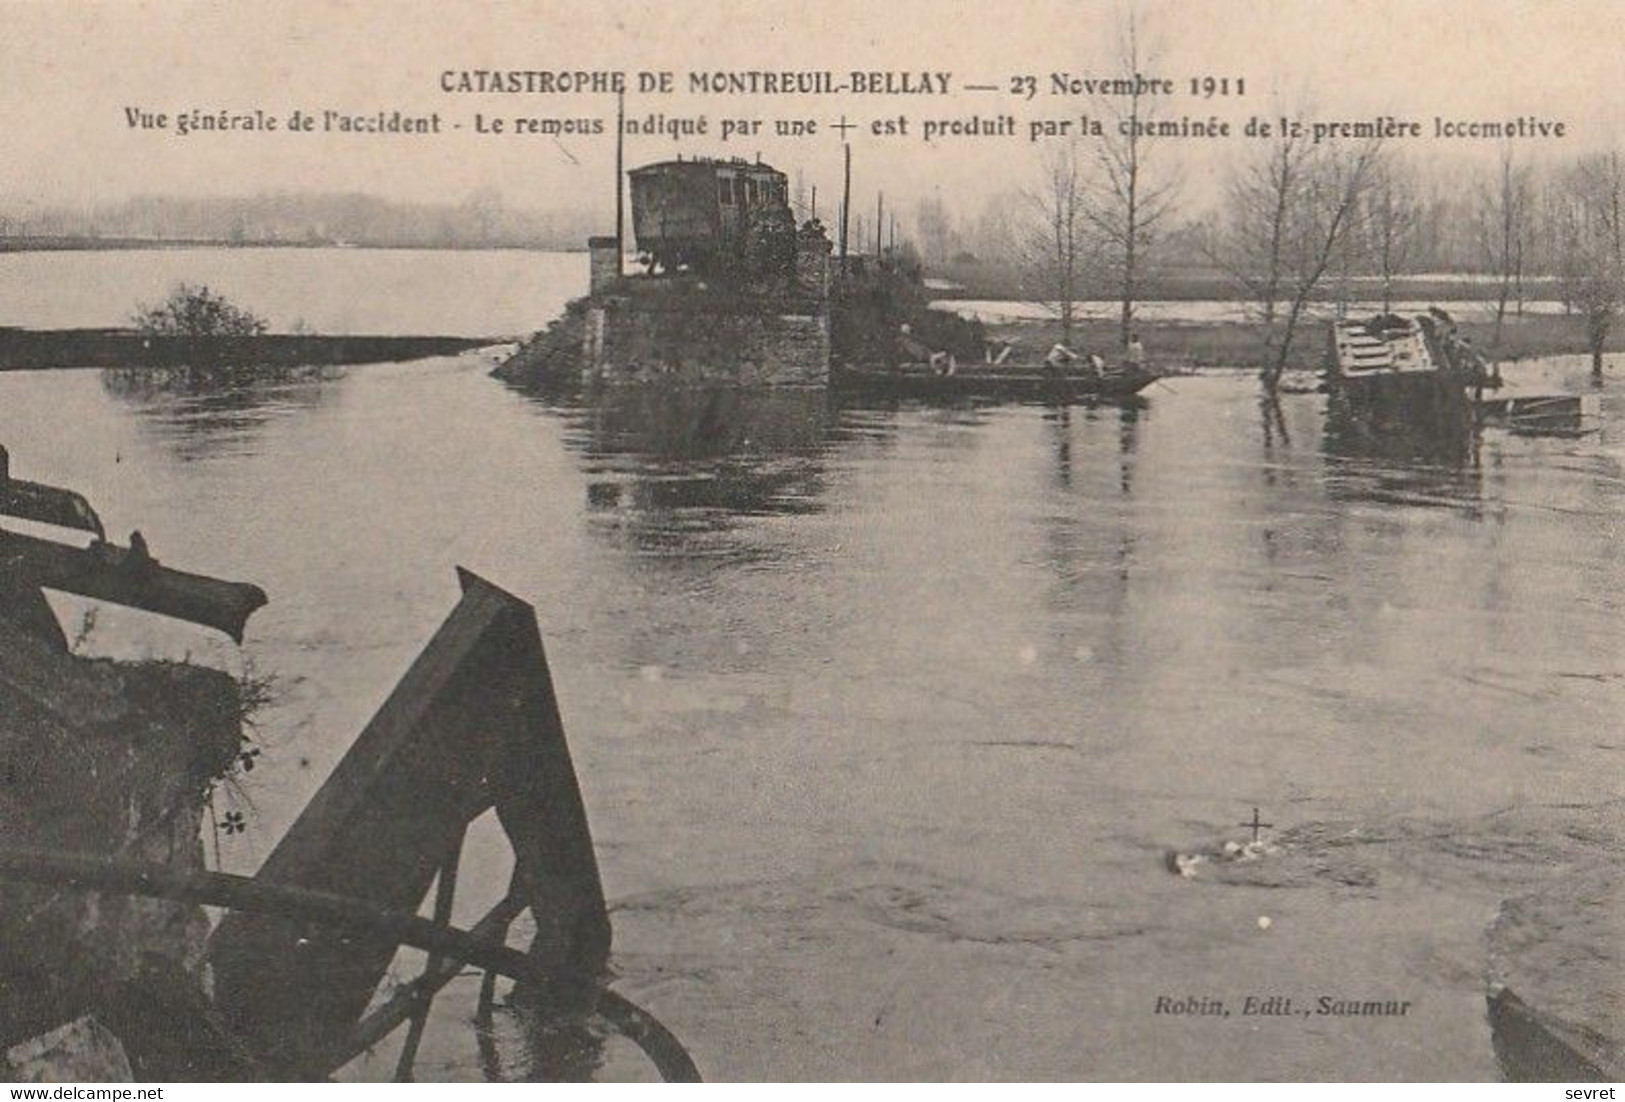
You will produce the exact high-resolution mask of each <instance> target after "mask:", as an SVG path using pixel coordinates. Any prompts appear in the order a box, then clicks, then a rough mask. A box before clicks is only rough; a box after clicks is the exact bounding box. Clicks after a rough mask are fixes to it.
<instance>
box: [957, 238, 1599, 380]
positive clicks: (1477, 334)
mask: <svg viewBox="0 0 1625 1102" xmlns="http://www.w3.org/2000/svg"><path fill="white" fill-rule="evenodd" d="M931 274H932V275H933V276H936V277H938V278H941V279H947V280H951V281H953V282H954V283H956V284H958V285H959V288H958V289H956V290H954V291H951V292H936V294H935V297H937V298H938V299H965V300H993V301H1015V302H1022V301H1027V299H1028V294H1027V292H1025V291H1024V290H1023V287H1022V283H1021V278H1020V273H1019V272H1017V271H1016V270H1015V269H1013V268H1010V267H1008V266H1000V265H992V264H949V265H945V266H943V267H942V268H940V269H938V270H933V271H932V273H931ZM1356 289H1357V292H1358V293H1360V294H1361V295H1362V297H1363V296H1365V295H1370V294H1375V293H1376V287H1375V284H1373V283H1371V282H1369V281H1366V282H1363V283H1361V284H1358V285H1357V288H1356ZM1495 293H1496V288H1495V286H1494V285H1493V284H1492V283H1486V282H1471V281H1466V280H1462V279H1454V278H1444V277H1426V278H1416V277H1412V278H1407V279H1405V280H1403V281H1400V282H1399V283H1398V284H1397V285H1396V287H1395V298H1396V300H1397V301H1401V302H1410V303H1416V302H1450V303H1460V302H1463V301H1472V302H1474V303H1475V306H1474V307H1473V308H1472V309H1471V310H1470V311H1464V310H1460V309H1458V310H1457V312H1456V321H1457V322H1458V323H1459V324H1460V326H1461V329H1462V332H1463V333H1465V334H1466V335H1467V336H1468V337H1470V338H1471V339H1472V341H1473V343H1474V344H1475V345H1477V346H1478V347H1479V348H1481V349H1483V350H1484V351H1485V352H1486V353H1487V354H1489V355H1491V356H1492V357H1493V358H1495V359H1497V360H1500V361H1503V362H1506V361H1512V360H1521V359H1530V358H1533V357H1537V356H1554V355H1567V354H1573V355H1579V354H1582V353H1585V352H1587V351H1589V349H1588V348H1587V345H1586V335H1585V326H1584V322H1583V321H1582V320H1581V319H1580V318H1578V317H1570V316H1564V315H1561V314H1524V315H1517V314H1515V313H1513V312H1512V311H1513V310H1514V309H1515V307H1514V306H1512V305H1510V304H1509V306H1508V316H1507V317H1506V319H1505V322H1504V323H1503V326H1502V331H1501V339H1500V342H1499V345H1498V346H1496V345H1493V344H1492V341H1491V337H1492V336H1493V334H1494V329H1495V325H1494V309H1495V303H1494V298H1495ZM1525 294H1526V295H1527V296H1528V297H1529V298H1530V299H1532V300H1534V299H1542V298H1550V297H1552V296H1553V295H1554V294H1555V291H1554V290H1553V289H1552V288H1551V287H1550V285H1549V284H1542V283H1530V284H1526V287H1525ZM1235 297H1236V293H1235V285H1234V284H1233V283H1231V282H1229V281H1228V280H1226V279H1225V278H1224V277H1223V275H1222V274H1221V273H1219V272H1217V271H1213V270H1201V269H1188V270H1185V271H1182V272H1179V273H1174V274H1161V275H1159V276H1158V277H1157V278H1156V279H1155V280H1154V281H1152V282H1150V283H1149V284H1148V286H1147V288H1146V292H1145V294H1144V296H1143V301H1163V302H1190V301H1208V300H1218V301H1225V300H1234V299H1235ZM1375 309H1376V307H1375V306H1372V307H1370V308H1369V310H1370V311H1371V312H1374V311H1375ZM1366 312H1367V309H1364V308H1362V309H1359V310H1358V311H1357V316H1360V315H1363V314H1364V313H1366ZM1135 329H1136V331H1138V333H1139V334H1140V339H1141V341H1142V342H1143V343H1144V344H1145V346H1146V352H1147V354H1148V356H1149V358H1150V359H1151V361H1152V362H1153V363H1154V364H1156V365H1157V366H1158V367H1160V368H1163V369H1167V368H1210V367H1226V368H1253V367H1257V366H1258V364H1259V361H1260V357H1261V354H1262V353H1261V347H1262V335H1261V333H1260V332H1259V327H1258V326H1257V325H1256V324H1254V323H1251V322H1245V321H1214V322H1174V321H1155V320H1140V321H1137V322H1136V323H1135ZM988 333H989V335H990V336H995V337H1000V338H1003V339H1005V340H1011V341H1015V342H1016V343H1017V345H1018V347H1019V349H1020V350H1021V351H1022V352H1024V353H1026V355H1027V356H1032V355H1034V354H1035V353H1037V354H1041V352H1042V350H1044V349H1047V348H1049V346H1050V345H1052V344H1054V343H1055V342H1056V341H1058V340H1060V337H1061V327H1060V324H1059V323H1058V322H1056V321H1053V320H1041V321H1011V322H996V323H990V324H989V325H988ZM1117 343H1118V327H1117V321H1116V319H1115V318H1113V319H1099V318H1091V319H1088V320H1085V321H1081V322H1077V323H1075V325H1074V335H1073V339H1072V344H1073V346H1074V347H1077V348H1079V349H1084V350H1089V351H1098V352H1100V353H1101V354H1102V355H1107V356H1108V358H1110V356H1109V355H1108V352H1109V350H1112V349H1115V348H1116V347H1117ZM1607 351H1608V352H1610V353H1616V354H1617V353H1621V352H1625V326H1620V327H1616V331H1615V333H1614V335H1613V336H1612V337H1611V338H1610V340H1609V342H1608V344H1607ZM1325 354H1326V326H1325V323H1324V321H1323V319H1322V317H1320V316H1314V317H1309V318H1306V319H1304V320H1303V321H1302V322H1300V324H1299V327H1298V330H1297V333H1296V334H1295V335H1294V337H1293V346H1292V353H1291V355H1290V357H1289V364H1288V366H1289V367H1292V368H1296V369H1301V370H1317V369H1319V368H1320V367H1322V366H1323V361H1324V358H1325Z"/></svg>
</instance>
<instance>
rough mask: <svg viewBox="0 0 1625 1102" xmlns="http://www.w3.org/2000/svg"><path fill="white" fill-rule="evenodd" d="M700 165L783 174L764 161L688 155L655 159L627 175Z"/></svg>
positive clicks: (703, 166)
mask: <svg viewBox="0 0 1625 1102" xmlns="http://www.w3.org/2000/svg"><path fill="white" fill-rule="evenodd" d="M696 166H698V167H701V168H704V169H708V170H711V171H715V170H717V169H731V170H734V171H739V172H749V173H751V174H752V175H764V176H768V175H771V176H783V175H784V173H782V172H780V171H779V170H778V169H776V168H774V167H773V166H772V165H770V164H768V163H767V162H765V161H747V160H745V159H744V158H743V157H732V158H728V157H690V158H688V159H686V160H684V159H678V160H671V161H655V162H654V163H653V164H646V165H639V166H638V167H637V168H634V169H631V170H630V171H629V172H627V175H628V176H646V175H647V176H654V175H664V174H666V173H670V172H684V171H688V170H690V169H692V168H694V167H696Z"/></svg>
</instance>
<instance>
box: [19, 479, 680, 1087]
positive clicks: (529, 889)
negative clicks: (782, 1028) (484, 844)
mask: <svg viewBox="0 0 1625 1102" xmlns="http://www.w3.org/2000/svg"><path fill="white" fill-rule="evenodd" d="M4 456H5V453H4V451H3V450H0V514H3V515H5V516H8V517H12V518H15V519H19V520H24V521H28V522H30V523H33V524H38V525H46V526H51V527H57V528H68V529H72V530H76V531H79V532H83V533H88V534H90V535H91V536H92V542H91V543H90V544H89V546H87V547H76V546H72V545H69V544H65V543H59V542H57V541H55V540H51V539H46V538H43V537H37V536H33V535H28V534H25V533H22V532H18V531H15V530H13V529H11V528H4V529H0V704H3V707H0V754H3V758H4V760H3V761H0V775H3V777H4V779H5V782H6V783H5V785H4V786H3V787H0V811H3V812H4V813H5V814H6V816H7V821H8V824H10V825H9V826H8V830H7V834H6V837H5V840H4V847H3V848H0V881H7V882H9V883H10V885H11V886H10V887H8V889H7V891H6V893H5V896H4V899H3V902H0V935H3V936H0V946H3V948H0V1053H3V1055H0V1077H10V1078H24V1079H26V1078H51V1077H53V1076H64V1077H66V1078H70V1079H78V1080H85V1079H92V1080H94V1079H103V1080H106V1079H121V1078H122V1079H143V1080H158V1081H164V1080H179V1081H199V1080H226V1081H233V1080H238V1081H240V1080H254V1079H261V1078H273V1079H303V1078H321V1077H324V1076H327V1075H330V1074H332V1073H334V1072H335V1071H337V1070H338V1069H339V1068H341V1067H342V1066H343V1065H345V1064H346V1063H348V1062H349V1061H351V1060H353V1059H354V1058H355V1057H356V1056H357V1055H359V1054H361V1053H363V1052H364V1051H366V1050H368V1049H370V1048H371V1047H372V1046H374V1045H375V1044H377V1043H378V1042H379V1041H381V1040H382V1039H383V1038H385V1037H386V1036H388V1035H389V1034H391V1033H392V1032H394V1031H395V1030H397V1029H399V1028H401V1027H403V1026H404V1027H405V1028H406V1030H407V1032H406V1036H405V1039H404V1042H403V1044H402V1047H401V1051H400V1058H399V1065H398V1070H397V1078H402V1079H406V1078H410V1077H411V1071H412V1063H413V1060H414V1058H415V1055H416V1051H417V1048H418V1044H419V1042H420V1041H421V1039H422V1036H423V1031H424V1027H425V1023H426V1021H427V1015H428V1010H429V1004H430V1002H431V1001H432V999H433V998H434V996H435V994H436V992H438V991H439V990H441V988H443V987H444V986H445V985H446V984H447V983H449V982H450V981H451V980H452V979H454V978H455V977H456V976H457V975H459V974H460V973H461V972H462V971H463V970H464V969H465V968H468V967H474V968H479V969H482V970H484V971H485V972H486V973H487V976H488V978H494V977H495V976H498V975H501V976H506V977H509V978H511V979H513V980H515V981H517V983H518V984H519V985H520V987H519V988H516V996H515V997H523V998H524V999H526V1000H528V1001H530V1002H532V1003H534V1005H536V1006H538V1007H540V1008H541V1009H542V1010H544V1011H545V1012H546V1013H547V1014H548V1015H550V1016H552V1017H553V1018H554V1019H556V1020H579V1019H582V1018H585V1017H586V1016H589V1015H595V1016H596V1017H597V1018H598V1019H599V1020H601V1021H602V1022H604V1023H606V1024H607V1025H608V1026H609V1027H610V1028H611V1029H612V1030H614V1031H616V1032H619V1033H620V1034H622V1035H623V1036H625V1037H627V1038H629V1039H630V1040H632V1041H633V1042H634V1043H636V1044H637V1045H638V1046H639V1047H640V1048H642V1050H643V1051H644V1052H645V1053H646V1054H647V1055H648V1056H649V1058H650V1059H651V1060H652V1062H653V1063H654V1065H655V1067H656V1068H657V1070H658V1071H659V1072H660V1074H661V1075H662V1077H664V1078H668V1079H678V1080H692V1079H697V1078H698V1073H697V1071H696V1069H695V1067H694V1064H693V1062H692V1060H690V1058H689V1056H688V1054H687V1053H686V1052H685V1051H684V1049H683V1047H682V1046H681V1044H679V1043H678V1041H677V1040H676V1038H675V1037H673V1036H672V1035H671V1034H670V1033H669V1032H668V1031H667V1030H666V1029H665V1028H664V1027H663V1026H662V1025H661V1024H660V1023H659V1022H658V1021H656V1020H655V1019H654V1018H652V1017H651V1016H650V1015H648V1014H647V1013H646V1012H644V1011H642V1010H640V1009H639V1008H638V1007H636V1006H634V1005H633V1004H631V1003H629V1002H627V1001H626V1000H625V999H624V998H622V997H620V996H619V995H616V994H615V993H614V992H612V991H610V990H608V989H607V988H606V987H604V986H603V983H604V977H605V968H606V964H607V961H608V956H609V948H610V922H609V916H608V912H607V910H606V908H605V904H604V896H603V889H602V887H601V885H600V880H599V875H598V867H597V860H596V857H595V855H594V852H593V845H592V838H591V834H590V831H589V829H588V825H587V818H586V811H585V808H584V806H583V804H582V801H581V794H580V790H579V787H578V785H577V781H576V776H575V771H574V767H573V765H572V763H571V760H570V753H569V749H568V746H567V745H566V742H565V737H564V728H563V724H562V721H561V719H560V716H559V712H558V706H557V703H556V700H555V697H554V693H553V686H552V681H551V677H550V674H549V672H548V667H547V659H546V655H545V653H544V650H543V647H542V641H541V635H540V632H539V630H538V627H537V624H536V617H535V613H534V611H533V610H532V609H531V607H530V606H529V605H527V604H525V603H524V602H522V601H520V600H518V599H517V598H515V597H513V596H511V595H510V594H508V593H505V592H503V591H502V590H500V589H498V588H497V587H496V586H493V585H491V584H490V583H489V582H486V581H484V580H483V579H481V578H479V577H477V576H475V575H474V574H472V573H470V572H468V571H463V570H459V572H458V573H459V578H460V581H461V585H462V594H463V595H462V600H461V601H460V602H459V603H458V605H457V606H456V608H455V609H454V610H453V611H452V613H451V615H450V616H449V617H448V618H447V619H446V621H445V622H444V624H443V625H442V626H441V628H440V629H439V630H438V631H437V632H436V633H435V635H434V637H433V638H432V639H431V640H430V641H429V643H428V645H427V646H426V647H425V649H424V650H423V651H422V653H421V654H420V655H419V656H418V658H417V660H416V661H415V662H414V663H413V664H412V666H411V668H410V669H408V670H407V672H406V674H405V675H404V676H403V678H402V679H401V681H400V683H399V684H398V685H397V686H396V688H395V690H394V692H393V693H391V695H390V696H389V698H388V699H387V700H386V701H385V702H384V704H383V706H382V707H381V708H380V709H379V710H378V712H377V714H376V715H375V716H374V717H373V718H372V720H371V722H369V723H368V724H367V726H366V728H365V729H364V730H363V731H362V732H361V734H360V735H359V736H358V737H357V738H356V740H355V742H354V744H353V745H352V746H351V748H350V750H349V752H348V753H347V754H346V755H345V756H344V758H343V759H342V760H341V761H340V763H339V764H338V766H337V767H336V768H335V769H334V771H333V773H332V775H331V776H330V777H329V778H328V780H327V782H326V783H325V784H324V785H323V786H322V788H321V789H320V790H319V791H318V792H317V793H316V795H315V796H314V797H313V798H312V800H311V801H310V803H309V805H308V806H307V807H306V808H305V811H304V812H303V814H302V815H301V816H300V817H299V819H298V820H297V821H296V822H295V823H294V825H293V826H292V827H291V828H290V829H289V830H288V832H287V834H286V835H285V836H284V837H283V838H282V840H281V841H280V842H279V843H278V844H277V846H276V847H275V849H274V850H273V852H272V853H271V855H270V857H269V858H268V859H267V860H266V862H265V864H264V866H263V867H262V868H261V869H260V871H259V873H258V875H256V876H253V877H243V876H233V875H227V874H225V873H221V872H211V871H207V870H206V869H205V868H204V867H203V851H202V843H201V841H200V838H199V828H200V824H201V815H202V810H203V806H204V802H205V800H206V798H207V793H208V791H209V789H210V788H211V787H212V785H213V783H214V782H215V780H217V779H218V778H219V777H220V776H221V775H222V773H223V772H225V771H226V770H228V769H229V768H230V766H231V764H232V763H233V762H234V761H235V760H236V759H237V757H238V755H239V754H240V753H241V752H242V741H241V729H240V720H241V718H242V717H241V713H240V706H239V705H238V703H237V702H236V700H235V697H236V686H235V685H233V684H231V683H230V679H229V678H227V677H226V675H224V674H220V673H218V672H216V671H212V670H204V669H200V668H198V667H194V666H190V665H180V664H174V663H147V664H140V665H137V666H134V667H130V668H120V664H118V663H112V662H107V661H93V660H90V659H85V658H82V657H79V656H77V655H75V654H73V653H72V652H71V649H70V647H69V646H68V644H67V641H66V639H65V637H64V634H63V632H62V629H61V627H60V625H59V624H58V623H57V621H56V618H55V615H54V613H53V612H52V610H51V608H50V606H49V604H47V603H46V600H45V597H44V596H43V592H42V591H43V590H44V589H56V590H62V591H66V592H69V593H75V594H79V595H81V596H85V597H90V598H93V599H96V600H101V601H112V602H115V603H118V604H123V605H128V606H130V607H133V608H138V609H144V610H147V611H150V612H154V613H158V614H161V615H165V616H170V617H175V618H178V619H182V620H186V621H189V622H192V623H195V624H199V625H202V626H206V627H210V628H213V629H215V630H218V631H221V632H224V633H225V634H227V635H229V636H231V637H232V638H233V639H234V640H238V641H240V640H241V638H242V633H243V629H244V626H245V624H246V622H247V620H248V618H249V616H250V615H251V614H252V613H253V612H254V611H255V610H256V609H257V608H259V607H260V606H261V605H263V604H264V603H265V600H266V597H265V594H264V593H263V592H262V591H261V590H260V589H259V588H258V587H256V586H253V585H249V584H246V583H241V582H228V581H222V580H220V579H217V578H211V577H207V576H204V575H199V574H188V573H184V572H181V571H177V570H174V569H172V568H170V567H167V566H164V565H163V564H162V563H160V562H159V561H158V560H157V559H156V558H154V557H153V556H152V554H151V553H150V551H149V550H148V549H147V547H146V544H145V541H144V540H142V539H141V538H140V535H139V533H137V534H135V535H133V536H132V537H131V540H130V546H129V547H127V548H119V547H114V546H112V545H111V544H109V543H107V541H106V539H105V534H104V532H103V529H102V524H101V521H100V519H99V518H98V517H97V515H96V513H95V511H94V510H93V509H92V508H91V507H90V505H89V503H88V502H87V501H86V500H85V499H84V498H83V497H82V496H81V495H79V494H76V493H74V492H72V491H69V490H64V489H59V488H56V487H51V486H45V485H42V484H39V483H32V482H25V481H22V480H18V479H12V478H10V477H9V471H8V470H7V469H6V467H5V464H4ZM492 809H494V810H495V813H496V817H497V819H498V821H499V823H500V824H501V828H502V830H503V832H504V833H505V834H506V836H507V838H508V841H509V843H510V845H511V849H512V852H513V857H514V865H513V873H512V877H511V882H510V886H509V888H508V891H507V892H506V894H505V895H504V896H503V897H502V898H501V899H499V900H497V901H496V902H495V904H494V905H493V906H492V907H491V908H490V910H489V911H488V912H487V913H486V914H485V916H484V917H483V918H481V919H480V920H479V921H478V922H477V923H475V924H474V926H473V927H472V928H470V929H466V930H464V929H458V928H456V927H454V926H452V925H451V921H450V920H451V913H452V903H453V900H454V893H455V890H456V886H457V872H458V864H459V857H460V854H461V852H462V847H463V841H464V836H465V834H466V832H467V830H468V828H469V825H470V824H471V823H472V822H473V820H474V819H475V818H477V817H479V816H480V815H482V814H484V813H485V812H486V811H489V810H492ZM431 886H432V887H433V888H434V902H433V917H432V918H423V917H420V916H419V915H418V909H419V907H420V906H422V905H423V903H424V902H425V899H426V897H427V895H428V893H429V890H430V888H431ZM199 905H205V906H211V907H219V908H224V909H225V915H224V917H223V918H222V919H221V920H220V921H219V923H218V924H217V925H216V926H215V928H214V929H213V931H212V933H207V932H206V923H205V921H204V919H203V915H202V912H201V911H200V910H199V909H198V908H199ZM526 910H529V911H530V913H531V916H532V918H533V919H534V923H535V928H536V934H535V937H534V940H533V941H532V944H531V945H530V946H529V948H528V950H525V951H520V950H517V949H513V948H510V947H508V945H507V934H508V930H509V927H510V925H511V924H512V923H513V921H514V920H515V919H516V918H517V917H518V916H519V915H520V914H521V913H522V912H524V911H526ZM403 946H406V947H412V948H415V949H418V950H422V951H423V952H424V953H426V954H427V962H426V964H425V965H424V968H423V971H422V973H421V975H420V976H419V977H418V978H417V979H416V980H414V981H412V982H410V983H407V984H405V985H403V986H400V987H398V988H396V989H395V990H394V991H393V993H392V994H390V996H389V997H388V998H381V997H380V994H379V988H380V985H381V983H382V982H383V981H384V979H385V976H386V973H387V971H388V969H389V967H390V964H391V962H392V961H393V960H394V959H395V957H396V953H397V951H398V949H399V948H401V947H403ZM206 970H207V971H208V972H209V973H210V974H211V976H210V978H211V980H212V983H205V982H204V981H203V975H204V972H205V971H206ZM488 987H489V985H488ZM205 990H208V991H209V994H207V995H206V994H205Z"/></svg>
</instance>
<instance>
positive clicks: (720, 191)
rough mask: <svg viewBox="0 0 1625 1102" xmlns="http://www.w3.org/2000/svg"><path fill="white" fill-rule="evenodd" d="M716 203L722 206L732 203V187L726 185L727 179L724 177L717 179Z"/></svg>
mask: <svg viewBox="0 0 1625 1102" xmlns="http://www.w3.org/2000/svg"><path fill="white" fill-rule="evenodd" d="M717 201H718V202H720V203H723V204H728V203H732V202H733V201H734V192H733V187H732V186H731V185H730V184H729V183H728V177H726V176H719V177H718V178H717Z"/></svg>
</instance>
